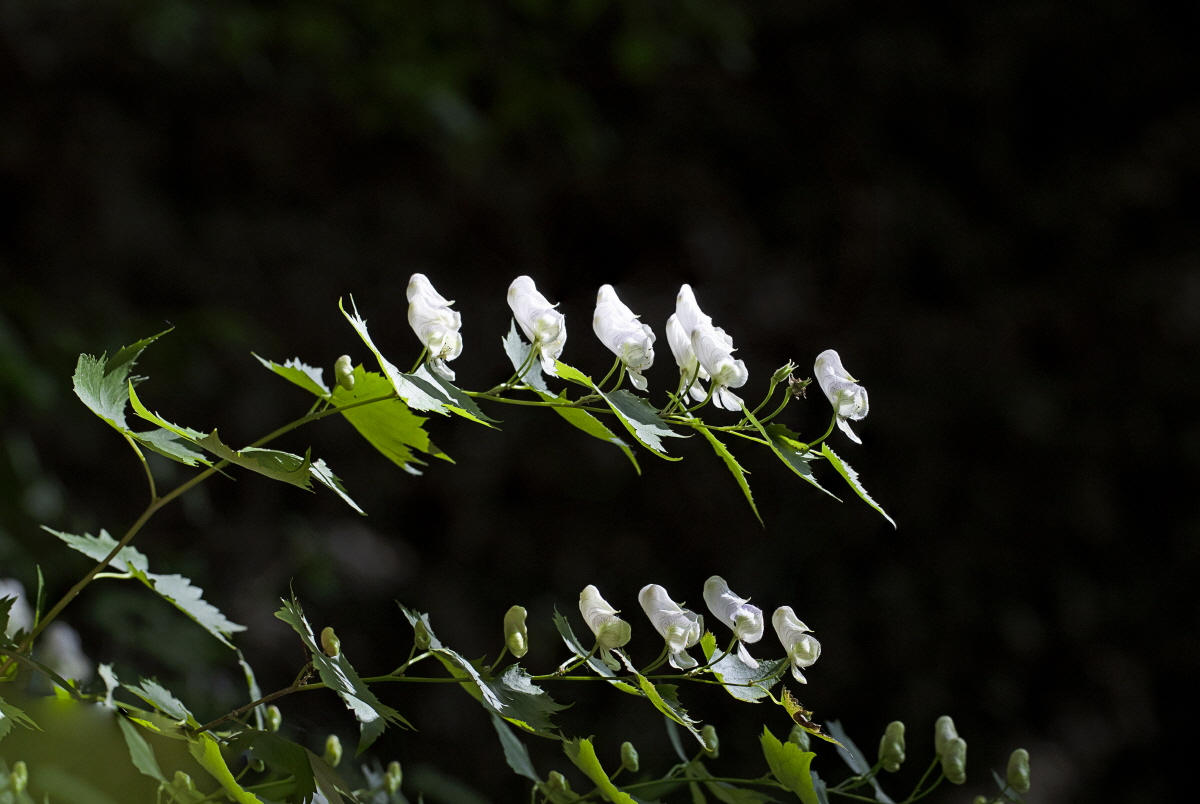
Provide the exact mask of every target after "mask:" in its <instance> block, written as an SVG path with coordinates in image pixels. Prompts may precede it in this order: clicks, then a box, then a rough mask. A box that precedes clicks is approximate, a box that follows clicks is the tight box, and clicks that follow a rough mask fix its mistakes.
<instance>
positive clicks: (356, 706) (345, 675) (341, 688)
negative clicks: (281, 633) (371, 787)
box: [275, 597, 413, 754]
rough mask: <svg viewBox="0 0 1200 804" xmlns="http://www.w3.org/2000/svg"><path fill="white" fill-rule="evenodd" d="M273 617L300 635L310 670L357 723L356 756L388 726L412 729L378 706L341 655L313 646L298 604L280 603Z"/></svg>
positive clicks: (306, 623) (344, 655)
mask: <svg viewBox="0 0 1200 804" xmlns="http://www.w3.org/2000/svg"><path fill="white" fill-rule="evenodd" d="M275 616H276V617H278V618H279V619H281V620H283V621H284V622H285V623H287V624H288V625H290V626H292V628H293V629H294V630H295V631H296V633H297V634H299V635H300V640H301V641H302V642H303V643H304V646H305V647H306V648H308V651H309V653H310V654H311V655H312V663H313V666H314V667H315V668H316V669H317V673H318V674H319V675H320V676H321V680H322V681H323V682H325V685H326V686H327V687H329V688H330V689H331V690H333V691H334V692H336V693H337V694H338V695H339V696H341V699H342V702H343V703H345V704H346V707H347V708H348V709H350V711H351V712H353V713H354V716H355V718H357V719H358V723H359V728H360V730H361V737H360V739H359V742H358V753H359V754H361V753H362V752H363V751H365V750H366V749H367V747H368V746H370V745H371V743H373V742H375V740H376V739H377V738H378V737H379V735H380V734H383V730H384V729H385V728H387V724H388V723H392V724H395V725H403V726H405V727H407V728H410V729H411V728H412V727H413V726H412V724H411V723H409V722H408V721H407V720H405V719H404V717H403V716H401V714H400V713H399V712H397V711H396V710H395V709H392V708H391V707H390V706H387V705H385V704H384V703H382V702H381V701H380V700H379V698H377V697H376V696H375V693H373V692H371V690H370V688H368V687H367V685H366V684H364V683H363V681H362V679H361V678H359V677H358V673H357V672H355V670H354V668H353V667H352V666H351V665H350V662H349V661H348V660H347V659H346V653H345V651H343V652H341V653H339V654H338V655H337V656H334V657H329V656H326V655H325V652H324V651H323V650H321V648H320V646H318V645H317V640H316V637H315V636H314V635H313V630H312V626H310V625H309V624H308V620H307V619H305V617H304V611H303V610H302V609H301V608H300V603H299V601H297V600H296V599H295V598H294V597H293V598H292V599H291V600H284V601H283V608H282V609H280V610H279V611H277V612H275Z"/></svg>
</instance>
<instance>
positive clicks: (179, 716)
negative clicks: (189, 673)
mask: <svg viewBox="0 0 1200 804" xmlns="http://www.w3.org/2000/svg"><path fill="white" fill-rule="evenodd" d="M122 686H124V687H125V689H127V690H129V691H130V692H132V693H133V694H134V695H136V696H137V697H139V698H141V699H142V700H143V701H145V702H146V703H148V704H150V705H151V706H153V707H154V708H155V709H157V710H158V711H160V712H162V713H163V714H165V715H167V716H168V717H169V718H171V719H172V720H174V721H176V722H178V723H187V724H188V725H189V726H192V727H193V728H194V727H196V726H199V725H200V724H199V723H197V722H196V718H194V717H192V713H191V712H190V711H188V708H187V707H186V706H184V705H183V702H182V701H180V700H179V699H178V698H176V697H175V696H174V695H172V694H171V691H170V690H168V689H167V688H166V687H164V686H163V685H161V684H159V683H158V682H157V681H155V680H154V679H149V678H143V679H142V683H141V684H123V685H122Z"/></svg>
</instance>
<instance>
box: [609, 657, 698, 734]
mask: <svg viewBox="0 0 1200 804" xmlns="http://www.w3.org/2000/svg"><path fill="white" fill-rule="evenodd" d="M621 660H622V661H624V662H625V667H626V668H627V669H628V670H629V672H631V673H633V674H634V676H635V677H636V678H637V682H638V686H639V687H641V690H642V692H643V693H644V694H645V695H646V697H647V698H649V699H650V703H652V704H654V708H655V709H657V710H658V711H660V712H662V713H663V714H664V715H666V716H667V717H668V718H670V719H671V720H673V721H675V722H676V723H678V724H679V725H680V726H683V727H684V728H685V729H687V730H688V731H689V732H691V734H692V736H693V737H695V738H696V740H697V741H698V742H699V743H700V745H704V738H703V737H701V736H700V729H699V728H697V727H698V726H699V725H700V724H699V722H698V721H696V720H693V719H692V718H691V717H689V716H688V713H687V710H686V709H684V708H683V705H682V704H680V703H679V695H678V691H679V687H678V686H676V685H675V684H655V683H654V682H652V681H651V680H650V679H648V678H646V677H645V676H643V675H642V674H641V673H639V672H638V671H637V670H635V669H634V668H633V665H632V664H631V663H630V662H629V658H628V657H627V656H626V655H625V654H624V653H622V654H621Z"/></svg>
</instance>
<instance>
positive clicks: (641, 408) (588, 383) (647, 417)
mask: <svg viewBox="0 0 1200 804" xmlns="http://www.w3.org/2000/svg"><path fill="white" fill-rule="evenodd" d="M554 365H555V368H556V369H557V370H558V376H559V377H562V378H563V379H564V380H568V381H570V382H574V383H577V384H579V385H583V386H585V387H587V388H590V389H591V390H592V392H593V393H596V394H598V395H599V396H600V398H601V399H603V400H604V401H605V403H606V404H607V405H608V406H609V408H611V409H612V412H613V413H615V414H616V415H617V419H618V420H620V422H621V424H622V425H624V427H625V429H626V430H628V431H629V433H630V435H632V436H633V437H634V438H635V439H637V441H638V443H639V444H641V445H642V446H643V447H645V448H646V449H648V450H650V451H651V452H653V453H654V454H655V455H657V456H658V457H660V458H665V459H667V460H668V461H678V460H680V459H679V458H672V457H671V456H669V455H667V454H666V450H665V448H664V447H663V445H662V439H663V438H667V437H672V438H687V436H685V435H683V434H681V433H677V432H675V431H674V430H672V429H671V428H670V427H668V426H667V423H666V422H664V421H663V420H662V419H661V418H660V417H659V415H658V411H657V410H655V409H654V408H653V407H651V406H650V403H649V402H647V401H646V400H645V399H643V398H642V397H640V396H636V395H634V394H631V393H630V392H629V391H626V390H619V391H613V392H611V393H608V394H605V393H604V392H603V391H601V390H600V389H599V388H597V387H596V385H595V383H593V382H592V379H591V378H590V377H588V376H587V375H586V374H584V373H583V372H582V371H580V370H579V369H577V368H573V367H571V366H568V365H567V364H566V363H563V362H562V361H561V360H556V361H555V362H554Z"/></svg>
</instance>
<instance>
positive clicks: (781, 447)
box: [760, 424, 842, 502]
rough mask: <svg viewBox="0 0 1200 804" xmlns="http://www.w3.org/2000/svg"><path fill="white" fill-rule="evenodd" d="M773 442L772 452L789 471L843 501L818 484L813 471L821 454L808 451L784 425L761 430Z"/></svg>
mask: <svg viewBox="0 0 1200 804" xmlns="http://www.w3.org/2000/svg"><path fill="white" fill-rule="evenodd" d="M760 432H762V433H763V434H764V435H765V436H766V437H767V440H768V441H770V442H771V451H772V452H774V453H775V454H776V455H777V456H778V457H779V459H780V460H781V461H783V462H784V463H785V464H786V465H787V467H788V468H789V469H791V470H792V471H793V472H795V473H796V474H797V475H799V476H800V478H801V479H802V480H804V481H805V482H806V483H810V484H812V485H813V486H815V487H816V488H818V489H820V490H821V491H823V492H825V493H826V494H828V495H829V496H830V497H833V499H835V500H837V501H838V502H841V501H842V498H841V497H838V496H837V495H836V494H834V493H833V492H831V491H829V489H827V488H825V487H824V486H822V485H821V484H820V483H819V482H817V478H816V475H814V474H813V471H812V462H813V461H814V460H821V456H820V454H819V453H816V452H813V451H812V450H811V449H808V447H807V445H805V444H803V442H802V441H800V438H799V436H798V435H797V434H796V433H793V432H792V431H791V430H789V429H787V428H786V427H784V426H783V425H782V424H768V425H767V426H766V427H765V428H763V429H762V430H760Z"/></svg>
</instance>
